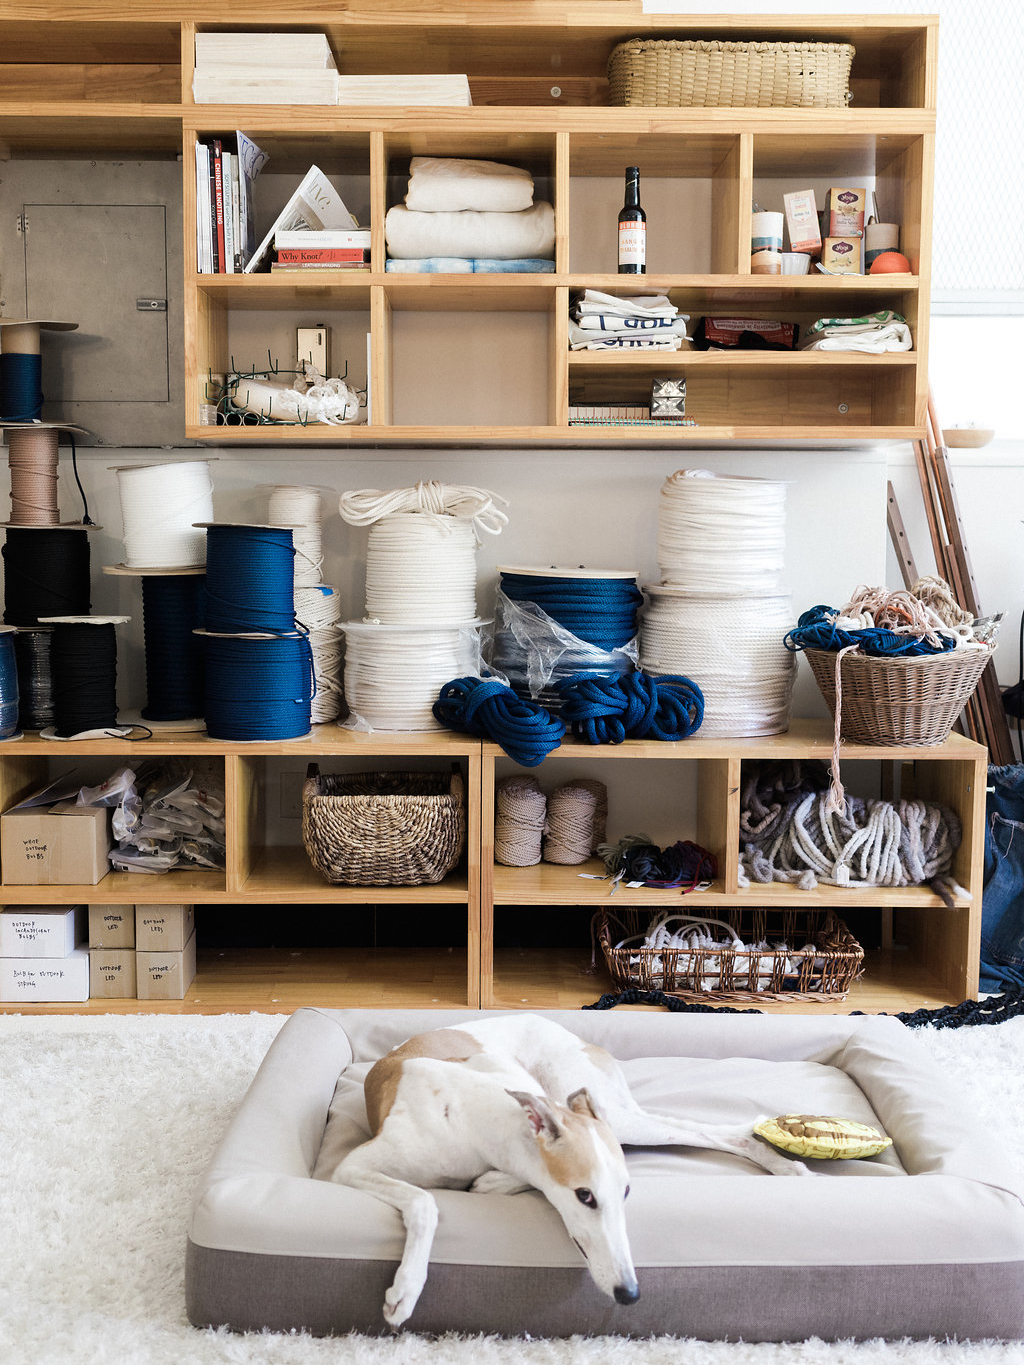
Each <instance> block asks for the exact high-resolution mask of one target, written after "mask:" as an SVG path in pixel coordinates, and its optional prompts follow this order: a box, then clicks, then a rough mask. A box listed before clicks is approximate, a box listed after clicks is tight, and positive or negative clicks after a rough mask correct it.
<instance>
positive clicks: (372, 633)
mask: <svg viewBox="0 0 1024 1365" xmlns="http://www.w3.org/2000/svg"><path fill="white" fill-rule="evenodd" d="M341 629H342V630H343V631H344V632H345V700H346V702H347V703H348V708H349V711H350V713H351V714H350V716H349V719H348V720H346V721H345V722H344V725H345V726H346V727H347V728H350V729H364V730H439V729H441V728H442V727H441V726H440V725H439V723H438V722H437V721H436V720H435V719H434V715H433V711H432V709H431V708H432V707H433V704H434V702H435V701H436V700H437V695H438V693H439V692H440V690H441V688H442V687H443V686H444V684H445V683H448V682H451V681H452V679H453V678H460V677H463V676H464V675H465V674H467V673H471V672H474V671H475V670H476V669H477V668H478V667H479V653H480V648H479V640H478V638H477V632H476V630H474V629H471V628H466V627H463V628H461V629H460V628H459V627H452V626H448V627H445V626H431V625H427V626H424V627H422V628H421V629H417V628H415V627H409V626H391V625H380V624H376V623H370V622H366V621H348V622H345V623H344V624H343V625H342V626H341Z"/></svg>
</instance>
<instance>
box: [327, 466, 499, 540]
mask: <svg viewBox="0 0 1024 1365" xmlns="http://www.w3.org/2000/svg"><path fill="white" fill-rule="evenodd" d="M499 503H500V504H501V506H502V507H507V506H508V504H507V503H506V501H505V499H504V498H501V497H499V496H498V495H497V493H489V492H488V491H487V489H486V488H473V487H469V486H463V485H461V484H447V483H436V482H434V481H433V480H431V481H429V482H427V483H418V484H416V485H415V487H413V488H393V489H392V490H391V491H390V492H382V491H381V489H379V488H363V489H359V490H354V491H352V492H350V493H342V495H341V497H340V498H339V499H338V510H339V511H340V513H341V517H342V520H343V521H347V522H348V524H349V525H350V526H372V525H373V524H374V522H378V521H381V520H382V519H383V518H384V517H388V516H392V515H394V514H395V513H396V512H421V513H424V514H428V515H433V516H438V517H440V516H445V517H454V518H455V519H456V520H457V521H468V522H469V523H470V525H471V526H472V527H473V529H474V531H475V532H476V534H477V536H483V535H492V536H496V535H500V534H501V532H502V531H503V530H504V528H505V527H506V526H507V525H508V516H507V515H506V513H504V512H503V511H502V510H501V507H499V506H498V504H499Z"/></svg>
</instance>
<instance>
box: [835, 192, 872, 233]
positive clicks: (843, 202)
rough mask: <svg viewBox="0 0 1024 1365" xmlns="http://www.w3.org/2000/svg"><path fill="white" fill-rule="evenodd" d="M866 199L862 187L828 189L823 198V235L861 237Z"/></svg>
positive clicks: (865, 193)
mask: <svg viewBox="0 0 1024 1365" xmlns="http://www.w3.org/2000/svg"><path fill="white" fill-rule="evenodd" d="M867 201H868V192H867V190H864V189H830V190H829V192H828V196H827V198H826V200H825V236H826V237H862V236H863V235H864V210H865V209H866V207H867Z"/></svg>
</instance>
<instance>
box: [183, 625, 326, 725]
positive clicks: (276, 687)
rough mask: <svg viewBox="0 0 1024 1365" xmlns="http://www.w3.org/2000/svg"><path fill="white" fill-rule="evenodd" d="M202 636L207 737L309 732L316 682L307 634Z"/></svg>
mask: <svg viewBox="0 0 1024 1365" xmlns="http://www.w3.org/2000/svg"><path fill="white" fill-rule="evenodd" d="M202 638H203V640H204V644H205V655H206V704H205V708H204V714H205V717H206V730H207V733H208V734H209V735H210V736H211V738H213V739H247V740H252V739H297V738H299V737H300V736H302V735H306V734H308V733H309V728H310V706H311V701H312V696H313V689H314V680H313V667H312V654H311V651H310V647H309V640H308V638H307V637H306V636H305V635H274V636H267V637H265V638H264V639H259V640H254V639H251V638H250V639H246V638H242V637H238V638H232V637H230V636H227V637H224V636H212V635H207V636H203V637H202Z"/></svg>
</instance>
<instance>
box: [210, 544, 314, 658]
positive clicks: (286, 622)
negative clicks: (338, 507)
mask: <svg viewBox="0 0 1024 1365" xmlns="http://www.w3.org/2000/svg"><path fill="white" fill-rule="evenodd" d="M294 580H295V547H294V545H293V544H292V533H291V531H285V530H281V529H280V528H278V527H269V526H210V527H209V528H208V529H207V532H206V628H207V630H211V631H221V632H223V633H224V634H226V635H237V634H244V633H248V632H253V631H255V632H265V633H269V634H275V635H290V634H292V633H293V632H294V630H295V588H294Z"/></svg>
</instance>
